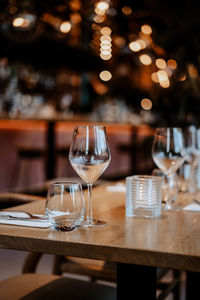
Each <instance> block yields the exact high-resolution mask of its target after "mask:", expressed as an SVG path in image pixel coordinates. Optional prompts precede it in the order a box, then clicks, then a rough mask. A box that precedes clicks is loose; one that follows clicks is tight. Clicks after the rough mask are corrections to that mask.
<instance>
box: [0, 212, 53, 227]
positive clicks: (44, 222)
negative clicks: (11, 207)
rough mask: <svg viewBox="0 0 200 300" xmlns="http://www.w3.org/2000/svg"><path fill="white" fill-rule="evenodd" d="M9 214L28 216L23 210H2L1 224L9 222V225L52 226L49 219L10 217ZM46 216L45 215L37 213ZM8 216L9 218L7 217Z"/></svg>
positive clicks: (0, 215)
mask: <svg viewBox="0 0 200 300" xmlns="http://www.w3.org/2000/svg"><path fill="white" fill-rule="evenodd" d="M9 216H12V217H20V218H21V217H22V218H23V217H25V216H26V217H27V215H26V213H23V212H12V211H0V224H8V225H18V226H28V227H39V228H47V227H49V226H50V224H49V222H48V221H47V220H45V219H44V220H43V219H41V220H39V219H31V218H30V219H24V220H17V219H9ZM37 216H41V217H44V215H37ZM6 217H8V219H7V218H6Z"/></svg>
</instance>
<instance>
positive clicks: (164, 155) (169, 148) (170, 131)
mask: <svg viewBox="0 0 200 300" xmlns="http://www.w3.org/2000/svg"><path fill="white" fill-rule="evenodd" d="M152 157H153V160H154V162H155V164H156V165H157V166H158V168H159V169H160V170H161V171H162V172H163V173H164V174H165V178H166V180H167V181H168V179H169V176H170V175H171V174H173V173H174V172H176V170H177V169H178V168H179V167H180V166H181V165H182V164H183V162H184V160H185V148H184V139H183V132H182V129H181V128H177V127H172V128H169V127H166V128H164V127H163V128H156V131H155V135H154V141H153V146H152ZM171 208H172V204H171V201H170V199H169V198H168V199H167V201H166V206H165V209H171Z"/></svg>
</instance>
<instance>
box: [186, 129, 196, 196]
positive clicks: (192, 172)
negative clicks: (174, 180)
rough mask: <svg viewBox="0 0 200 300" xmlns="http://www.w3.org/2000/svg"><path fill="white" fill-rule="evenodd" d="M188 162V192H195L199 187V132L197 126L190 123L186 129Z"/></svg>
mask: <svg viewBox="0 0 200 300" xmlns="http://www.w3.org/2000/svg"><path fill="white" fill-rule="evenodd" d="M184 140H185V152H186V160H185V161H186V164H187V167H189V174H188V175H189V176H187V177H188V179H187V181H188V184H187V188H188V190H187V191H188V192H191V193H195V192H196V189H197V182H196V173H197V167H198V164H199V162H200V148H199V132H198V129H197V128H196V126H194V125H190V126H188V127H186V128H185V129H184Z"/></svg>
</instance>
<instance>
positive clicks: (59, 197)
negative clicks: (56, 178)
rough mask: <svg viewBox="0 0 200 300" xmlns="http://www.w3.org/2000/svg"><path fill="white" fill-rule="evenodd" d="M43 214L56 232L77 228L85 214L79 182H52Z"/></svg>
mask: <svg viewBox="0 0 200 300" xmlns="http://www.w3.org/2000/svg"><path fill="white" fill-rule="evenodd" d="M45 214H46V216H47V218H48V220H49V222H50V224H51V227H52V228H53V229H55V230H57V231H71V230H74V229H76V228H78V227H79V226H80V225H81V224H82V222H83V220H84V214H85V204H84V197H83V192H82V186H81V184H80V183H79V182H54V183H51V184H50V185H49V189H48V193H47V200H46V208H45Z"/></svg>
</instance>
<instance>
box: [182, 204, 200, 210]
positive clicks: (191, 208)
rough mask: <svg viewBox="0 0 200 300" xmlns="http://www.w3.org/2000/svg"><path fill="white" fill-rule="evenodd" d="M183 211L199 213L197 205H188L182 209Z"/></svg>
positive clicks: (199, 207)
mask: <svg viewBox="0 0 200 300" xmlns="http://www.w3.org/2000/svg"><path fill="white" fill-rule="evenodd" d="M183 209H184V210H191V211H200V205H199V204H189V205H187V206H185V207H184V208H183Z"/></svg>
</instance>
